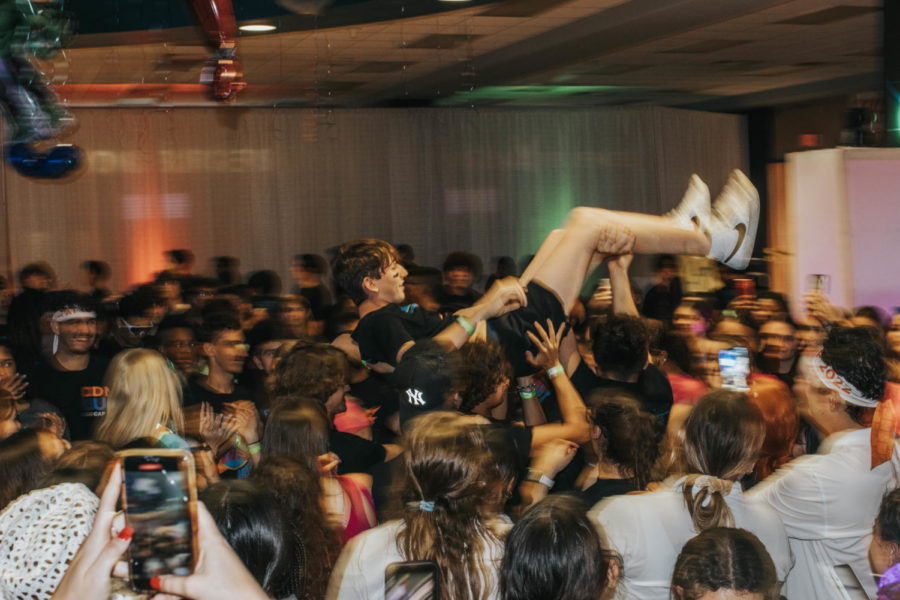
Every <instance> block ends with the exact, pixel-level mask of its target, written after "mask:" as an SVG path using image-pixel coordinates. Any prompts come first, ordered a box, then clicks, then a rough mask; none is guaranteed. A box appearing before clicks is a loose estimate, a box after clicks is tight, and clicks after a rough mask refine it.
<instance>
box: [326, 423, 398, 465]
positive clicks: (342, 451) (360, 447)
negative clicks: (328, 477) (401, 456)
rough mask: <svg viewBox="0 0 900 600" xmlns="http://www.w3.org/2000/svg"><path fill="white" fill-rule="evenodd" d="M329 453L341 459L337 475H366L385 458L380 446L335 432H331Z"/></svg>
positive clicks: (385, 454)
mask: <svg viewBox="0 0 900 600" xmlns="http://www.w3.org/2000/svg"><path fill="white" fill-rule="evenodd" d="M331 451H332V452H334V453H335V454H337V455H338V458H340V459H341V463H340V464H339V465H338V475H344V474H346V473H367V472H369V471H370V470H371V469H372V468H373V467H375V466H376V465H377V464H378V463H380V462H384V459H385V456H387V451H386V450H385V449H384V446H382V445H381V444H376V443H375V442H372V441H369V440H367V439H364V438H361V437H359V436H358V435H353V434H352V433H344V432H343V431H336V430H335V431H332V432H331Z"/></svg>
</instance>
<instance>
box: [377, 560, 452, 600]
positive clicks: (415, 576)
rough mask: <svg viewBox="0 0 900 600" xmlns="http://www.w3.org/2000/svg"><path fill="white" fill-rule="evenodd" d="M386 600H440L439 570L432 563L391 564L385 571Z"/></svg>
mask: <svg viewBox="0 0 900 600" xmlns="http://www.w3.org/2000/svg"><path fill="white" fill-rule="evenodd" d="M384 598H385V600H438V598H440V588H439V586H438V568H437V565H436V564H435V563H433V562H430V561H423V562H397V563H391V564H389V565H388V566H387V568H386V569H385V570H384Z"/></svg>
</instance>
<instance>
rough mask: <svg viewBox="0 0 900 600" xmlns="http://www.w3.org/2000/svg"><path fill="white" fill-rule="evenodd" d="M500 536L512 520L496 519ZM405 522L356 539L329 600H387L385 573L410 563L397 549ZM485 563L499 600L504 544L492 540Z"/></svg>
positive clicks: (334, 577)
mask: <svg viewBox="0 0 900 600" xmlns="http://www.w3.org/2000/svg"><path fill="white" fill-rule="evenodd" d="M491 525H492V527H493V530H494V531H496V532H497V533H498V535H505V534H506V532H507V531H508V530H509V527H510V524H509V522H508V521H503V520H501V519H496V520H494V521H493V522H492V523H491ZM402 527H403V521H389V522H387V523H385V524H383V525H379V526H378V527H376V528H374V529H369V530H368V531H364V532H362V533H360V534H359V535H357V536H356V537H354V538H353V539H352V540H350V542H349V543H348V544H347V545H346V546H345V547H344V549H343V551H342V552H341V556H340V557H339V558H338V562H337V565H335V567H334V571H332V573H331V580H330V581H329V583H328V598H329V600H334V599H337V600H384V571H385V569H386V568H387V566H388V565H389V564H391V563H395V562H403V561H404V560H406V559H405V558H403V556H402V555H401V553H400V549H399V548H397V535H398V534H399V533H400V531H401V530H402ZM484 549H485V555H484V556H483V558H482V560H483V561H484V564H485V565H486V567H487V569H486V574H487V577H488V579H487V581H485V582H484V589H486V590H488V596H487V597H488V598H489V599H490V600H496V599H497V598H499V591H500V590H499V573H500V562H501V560H503V541H502V539H501V540H494V541H488V543H487V544H485V546H484Z"/></svg>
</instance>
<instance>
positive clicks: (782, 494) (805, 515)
mask: <svg viewBox="0 0 900 600" xmlns="http://www.w3.org/2000/svg"><path fill="white" fill-rule="evenodd" d="M808 458H812V457H801V458H797V459H795V460H794V461H792V462H791V463H789V464H788V465H786V466H784V467H782V468H780V469H778V471H776V472H775V473H774V474H772V475H770V476H769V477H767V478H766V479H765V480H763V481H761V482H760V483H759V484H757V485H756V486H754V487H753V488H752V489H750V490H748V491H747V492H746V496H747V497H748V498H750V499H751V500H753V501H757V502H764V503H766V504H768V505H769V506H771V507H772V508H773V509H774V510H775V512H776V513H778V516H779V518H780V519H781V522H782V523H783V524H784V529H785V532H786V533H787V535H788V537H791V538H797V539H819V538H821V537H822V531H823V528H824V527H825V526H826V524H827V523H828V521H829V514H828V510H829V508H830V506H829V503H828V502H827V490H825V489H823V488H824V485H823V484H824V482H823V481H822V479H821V478H820V477H819V475H818V474H817V473H816V470H815V468H814V466H815V465H814V464H813V463H812V462H811V461H809V460H805V459H808Z"/></svg>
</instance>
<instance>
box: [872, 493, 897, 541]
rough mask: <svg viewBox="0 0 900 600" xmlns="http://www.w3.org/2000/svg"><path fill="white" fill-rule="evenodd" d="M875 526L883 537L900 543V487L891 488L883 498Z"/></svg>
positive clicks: (885, 539)
mask: <svg viewBox="0 0 900 600" xmlns="http://www.w3.org/2000/svg"><path fill="white" fill-rule="evenodd" d="M875 526H876V528H877V530H878V535H879V536H880V537H881V539H883V540H884V541H886V542H893V543H895V544H900V488H897V489H894V490H890V491H889V492H887V493H886V494H885V495H884V497H883V498H882V499H881V507H880V508H879V509H878V516H877V517H875Z"/></svg>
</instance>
